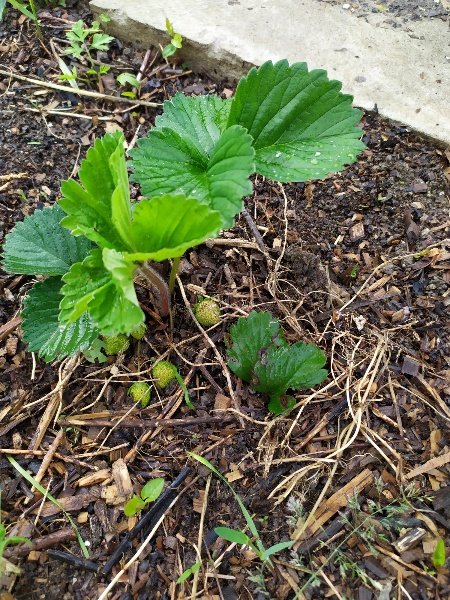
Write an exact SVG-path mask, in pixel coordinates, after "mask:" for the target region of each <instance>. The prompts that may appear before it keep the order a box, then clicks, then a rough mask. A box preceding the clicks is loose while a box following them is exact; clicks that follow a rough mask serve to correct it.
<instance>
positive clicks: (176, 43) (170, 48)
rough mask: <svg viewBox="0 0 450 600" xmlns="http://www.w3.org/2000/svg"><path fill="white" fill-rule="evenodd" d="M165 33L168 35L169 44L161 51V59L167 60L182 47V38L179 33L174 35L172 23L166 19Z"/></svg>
mask: <svg viewBox="0 0 450 600" xmlns="http://www.w3.org/2000/svg"><path fill="white" fill-rule="evenodd" d="M166 31H167V33H168V34H169V35H170V37H171V40H170V44H167V46H164V48H163V49H162V57H163V58H169V56H173V55H174V54H175V52H176V51H177V50H179V49H180V48H181V47H182V46H183V37H182V36H181V34H179V33H175V31H174V28H173V25H172V23H171V22H170V21H169V19H166Z"/></svg>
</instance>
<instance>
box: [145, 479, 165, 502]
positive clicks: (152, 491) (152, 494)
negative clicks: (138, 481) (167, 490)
mask: <svg viewBox="0 0 450 600" xmlns="http://www.w3.org/2000/svg"><path fill="white" fill-rule="evenodd" d="M163 488H164V479H163V478H162V477H156V479H151V480H150V481H147V483H146V484H145V485H144V487H143V488H142V490H141V498H142V499H143V500H145V502H154V501H155V500H156V499H157V498H159V497H160V496H161V493H162V491H163Z"/></svg>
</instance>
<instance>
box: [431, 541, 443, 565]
mask: <svg viewBox="0 0 450 600" xmlns="http://www.w3.org/2000/svg"><path fill="white" fill-rule="evenodd" d="M445 559H446V556H445V542H444V540H443V539H442V538H439V539H438V541H437V544H436V548H435V550H434V552H433V556H432V561H433V566H434V567H435V569H438V568H439V567H443V566H444V565H445Z"/></svg>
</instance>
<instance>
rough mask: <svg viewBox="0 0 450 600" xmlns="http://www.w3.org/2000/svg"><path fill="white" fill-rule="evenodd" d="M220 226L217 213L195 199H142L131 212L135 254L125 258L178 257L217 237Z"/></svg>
mask: <svg viewBox="0 0 450 600" xmlns="http://www.w3.org/2000/svg"><path fill="white" fill-rule="evenodd" d="M221 226H222V220H221V217H220V214H219V213H218V212H215V211H212V210H210V209H209V208H208V207H207V206H205V205H204V204H201V203H200V202H199V201H198V200H195V199H194V198H185V197H184V196H171V195H165V196H159V197H156V198H153V199H152V200H142V201H141V202H139V203H137V204H136V208H135V209H134V212H133V223H132V236H133V245H134V247H135V248H136V249H137V252H134V253H131V254H126V255H125V256H126V258H127V260H131V261H146V260H154V261H162V260H165V259H167V258H177V257H179V256H182V255H183V254H184V253H185V252H186V250H187V249H188V248H192V247H193V246H198V245H199V244H201V243H203V242H204V241H205V240H206V239H208V238H211V237H216V236H217V233H218V232H219V230H220V228H221Z"/></svg>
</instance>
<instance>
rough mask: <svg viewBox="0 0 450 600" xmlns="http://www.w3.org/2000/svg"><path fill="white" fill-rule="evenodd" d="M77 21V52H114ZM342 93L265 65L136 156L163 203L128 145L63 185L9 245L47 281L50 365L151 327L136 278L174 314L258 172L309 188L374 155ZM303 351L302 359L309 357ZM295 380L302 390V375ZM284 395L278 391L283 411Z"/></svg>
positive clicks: (163, 129)
mask: <svg viewBox="0 0 450 600" xmlns="http://www.w3.org/2000/svg"><path fill="white" fill-rule="evenodd" d="M76 25H77V28H76V29H75V31H73V30H72V34H71V35H72V38H73V39H71V48H72V50H70V48H69V51H70V52H72V53H73V54H74V55H76V54H77V53H78V52H82V51H83V50H86V47H87V46H86V44H87V41H88V42H89V44H90V46H89V48H91V47H94V48H96V47H98V48H100V47H101V46H102V45H104V44H107V43H109V42H108V39H107V37H102V36H104V34H101V33H100V31H97V29H98V25H97V24H95V32H94V30H93V29H92V28H91V29H89V30H87V29H85V28H83V27H82V24H80V23H78V24H76ZM93 27H94V24H93ZM96 36H97V37H96ZM86 40H87V41H86ZM340 89H341V84H340V83H339V82H337V81H330V80H328V79H327V76H326V72H325V71H321V70H313V71H308V69H307V66H306V65H305V64H304V63H296V64H293V65H291V66H289V64H288V62H287V61H285V60H282V61H280V62H277V63H275V64H273V63H272V62H270V61H269V62H267V63H265V64H264V65H262V66H261V67H260V68H258V69H256V68H254V69H251V70H250V72H249V73H248V75H247V76H246V77H244V78H243V79H242V80H241V81H240V83H239V85H238V87H237V90H236V94H235V96H234V98H233V99H232V100H231V99H228V100H223V99H222V98H220V97H218V96H214V95H210V96H199V97H187V96H184V95H183V94H177V95H176V96H175V97H174V98H173V99H172V100H171V101H167V102H165V103H164V112H163V114H162V115H160V116H159V117H157V118H156V123H155V127H153V129H151V130H150V132H149V134H148V135H147V137H146V138H143V139H142V140H140V142H139V143H138V147H137V148H136V149H135V150H133V151H132V152H131V153H130V154H131V157H132V161H131V168H132V170H133V178H134V181H136V182H137V183H139V184H140V186H141V190H142V192H143V194H144V195H145V196H147V198H150V199H147V198H145V199H143V200H141V201H139V202H135V203H132V202H131V201H130V194H129V184H128V174H127V165H126V161H125V153H124V147H123V137H122V135H121V134H120V133H115V134H110V135H105V136H104V138H102V139H100V140H97V141H96V143H95V145H94V146H93V148H91V149H90V150H89V151H88V153H87V156H86V159H85V160H83V161H82V163H81V167H80V171H79V179H80V181H79V182H77V181H75V180H74V179H71V180H68V181H65V182H63V184H62V187H61V192H62V198H61V199H60V200H59V202H58V203H57V204H56V205H55V206H53V207H47V208H45V209H43V210H37V211H36V212H35V213H34V214H33V215H31V216H29V217H27V218H26V219H25V220H24V221H23V222H22V223H18V224H17V225H16V227H15V228H14V229H13V231H12V232H11V233H9V234H8V235H7V236H6V239H5V244H4V248H3V258H4V268H5V270H6V271H9V272H11V273H19V274H27V275H37V276H39V278H40V279H41V278H42V277H45V279H43V280H40V281H38V282H37V283H36V284H35V285H34V287H33V288H32V289H31V290H30V291H29V293H28V296H27V297H26V298H25V301H24V309H23V313H22V316H23V330H24V339H25V340H26V341H27V342H28V343H29V349H30V350H31V351H33V352H38V353H39V354H40V355H41V356H42V357H43V358H44V359H45V360H47V361H50V360H53V359H55V358H62V357H64V356H66V355H69V354H73V353H76V352H78V351H79V350H82V351H87V352H88V354H90V356H91V359H92V358H95V357H96V356H98V355H99V344H98V338H99V336H100V335H102V336H111V335H113V336H114V335H117V334H126V335H128V334H130V333H131V332H133V331H135V330H136V329H138V328H139V327H141V326H142V324H143V323H144V313H143V311H142V309H141V307H140V305H139V302H138V299H137V296H136V291H135V287H134V278H135V276H137V275H139V276H140V277H142V278H145V279H146V280H147V282H148V283H149V284H150V287H151V288H152V289H153V290H155V291H156V297H157V299H158V300H159V305H160V306H159V309H160V313H161V315H162V316H166V315H167V314H168V313H169V306H170V292H171V291H172V290H173V287H174V284H175V276H176V273H177V269H178V264H179V261H180V258H181V256H182V255H183V253H184V252H185V251H186V250H187V249H188V248H190V247H193V246H196V245H198V244H201V243H203V242H204V241H205V240H206V239H207V238H210V237H214V236H217V235H218V233H219V231H220V230H221V229H224V228H228V227H231V226H232V225H233V223H234V219H235V217H236V215H237V214H238V213H239V212H240V211H241V210H242V207H243V198H244V196H247V195H248V194H250V193H251V191H252V183H251V182H250V180H249V177H250V176H251V175H252V174H253V173H255V172H256V173H259V174H261V175H264V176H266V177H270V178H271V179H275V180H278V181H281V182H289V181H306V180H311V179H318V178H322V177H325V176H326V175H327V174H328V173H330V172H332V171H339V170H342V169H343V168H344V167H345V165H346V164H348V163H351V162H353V161H354V160H355V159H356V155H357V154H358V152H359V151H360V150H361V149H362V148H363V147H364V145H363V144H362V142H361V141H360V137H361V130H360V129H359V128H357V127H356V123H357V121H358V120H359V118H360V112H359V111H358V110H356V109H354V108H352V106H351V102H352V97H351V96H348V95H344V94H342V93H341V91H340ZM166 259H172V261H173V264H172V272H171V276H170V280H169V286H167V285H166V283H165V281H164V280H163V279H162V278H161V276H160V275H159V274H158V272H157V271H155V270H154V269H152V268H151V266H150V265H149V264H148V262H149V261H155V262H160V261H164V260H166ZM41 276H42V277H41ZM219 317H220V315H219V314H218V315H217V316H216V320H217V319H218V318H219ZM90 348H93V351H92V352H90V353H89V349H90ZM293 348H294V349H293V351H292V352H291V354H290V356H293V355H294V354H298V353H299V352H300V350H299V348H298V347H297V346H296V345H294V346H293ZM278 350H279V352H278V353H279V354H281V352H282V349H278ZM283 351H284V350H283ZM271 352H272V350H270V351H269V354H270V357H271V358H270V360H271V361H272V360H275V355H274V356H273V357H272V354H271ZM277 356H278V354H277ZM283 360H284V358H283V359H281V358H280V361H281V362H282V361H283ZM255 368H256V367H255ZM258 377H259V378H260V383H259V386H260V387H262V386H263V384H262V383H261V381H262V378H263V373H262V372H260V373H259V375H258ZM296 381H297V380H296V379H295V378H294V379H293V383H295V382H296ZM288 383H290V384H291V385H287V384H288ZM285 384H286V385H285V389H287V388H288V387H295V385H293V384H292V382H291V379H289V378H287V379H286V381H285ZM267 386H269V388H270V381H269V382H268V383H267ZM279 389H281V388H279ZM284 391H285V390H284ZM284 391H283V392H280V393H278V388H277V390H275V389H272V388H270V389H268V393H269V394H270V395H271V398H272V400H271V405H272V406H273V407H274V406H275V404H277V403H278V402H279V399H280V394H281V395H282V394H283V393H284Z"/></svg>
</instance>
